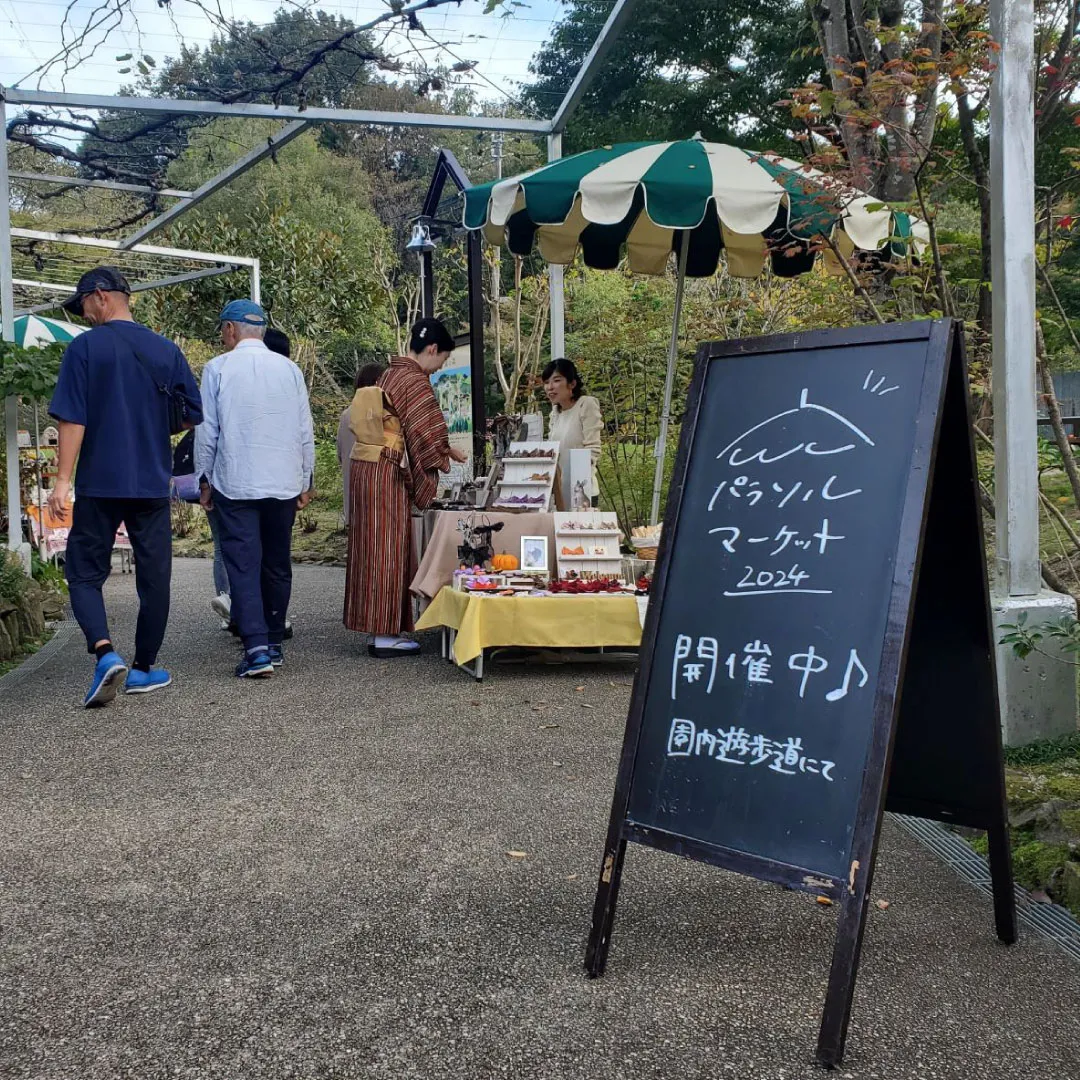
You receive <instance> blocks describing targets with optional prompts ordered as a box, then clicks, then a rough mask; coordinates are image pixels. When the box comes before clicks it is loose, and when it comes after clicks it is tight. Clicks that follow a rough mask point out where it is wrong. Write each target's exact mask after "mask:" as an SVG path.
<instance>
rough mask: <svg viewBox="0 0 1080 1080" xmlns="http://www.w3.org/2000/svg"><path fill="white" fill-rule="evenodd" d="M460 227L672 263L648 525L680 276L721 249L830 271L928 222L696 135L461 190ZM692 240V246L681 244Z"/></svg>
mask: <svg viewBox="0 0 1080 1080" xmlns="http://www.w3.org/2000/svg"><path fill="white" fill-rule="evenodd" d="M464 224H465V227H466V228H467V229H482V230H483V233H484V236H485V237H486V239H487V240H488V241H489V242H490V243H492V244H503V243H505V244H506V246H507V247H508V248H509V249H510V251H511V252H513V253H514V254H515V255H527V254H529V253H530V252H531V251H532V249H533V247H534V245H535V247H536V248H537V250H538V251H539V252H540V254H541V255H542V256H543V257H544V258H545V259H546V260H547V261H548V262H551V263H557V264H562V265H566V264H568V263H571V262H572V261H573V260H574V256H575V255H576V254H577V252H578V251H579V250H580V251H581V255H582V258H583V260H584V262H585V265H586V266H590V267H593V268H594V269H597V270H614V269H616V268H617V267H618V266H619V265H620V262H621V260H622V258H623V254H624V252H625V254H626V259H627V263H628V265H629V268H630V269H631V270H632V271H634V272H635V273H639V274H663V273H665V272H666V270H667V266H668V259H669V256H670V255H671V254H672V253H673V252H674V253H675V256H676V258H677V265H678V278H677V285H676V293H675V318H674V323H673V326H672V333H671V345H670V348H669V351H668V366H667V374H666V379H665V384H664V408H663V412H662V413H661V419H660V434H659V438H658V440H657V447H656V453H657V463H656V478H655V482H654V488H653V509H652V520H653V521H654V522H655V521H656V519H657V516H658V513H659V501H660V484H661V480H662V477H663V466H664V454H665V450H666V443H667V430H668V424H669V420H670V415H671V393H672V386H673V384H674V376H675V358H676V355H677V351H678V332H679V322H680V318H681V313H682V297H683V289H684V284H685V279H686V277H687V276H689V277H709V276H710V275H712V274H714V273H715V272H716V269H717V267H718V265H719V261H720V256H721V252H723V253H724V257H725V259H726V263H727V269H728V272H729V273H731V274H732V275H733V276H735V277H756V276H757V275H758V274H759V273H761V271H762V270H763V269H764V267H765V264H766V262H767V261H768V262H770V263H771V265H772V269H773V272H774V273H776V274H778V275H781V276H783V277H792V276H794V275H796V274H800V273H804V272H806V271H808V270H810V269H812V268H813V266H814V264H815V262H816V261H817V259H818V257H819V255H823V257H824V259H825V262H826V265H827V266H828V268H829V269H830V270H833V271H834V272H843V268H842V264H841V262H840V259H841V258H846V257H847V256H850V255H851V254H852V253H853V252H854V251H856V250H858V251H863V252H875V253H879V257H881V256H884V257H886V258H902V257H904V256H905V255H909V254H914V255H917V254H918V253H919V251H920V250H921V249H922V247H923V246H925V244H926V243H927V242H928V241H929V234H928V230H927V228H926V225H925V223H924V222H921V221H919V220H918V219H916V218H913V217H911V216H910V215H908V214H906V213H903V212H902V211H899V210H893V209H891V208H890V207H888V206H885V205H883V204H882V202H881V200H880V199H876V198H873V197H872V196H869V195H867V194H866V193H865V192H862V191H857V190H855V189H853V188H851V187H849V186H846V185H844V184H841V183H839V182H837V181H836V180H835V179H834V178H832V177H830V176H828V175H827V174H825V173H822V172H820V171H819V170H816V169H813V168H811V167H809V166H806V165H802V164H800V163H799V162H796V161H792V160H790V159H788V158H785V157H781V156H780V155H778V154H772V153H765V152H758V151H750V150H741V149H739V148H738V147H736V146H728V145H725V144H723V143H708V142H704V141H703V140H702V139H701V138H700V136H697V137H695V138H693V139H684V140H681V141H679V142H648V143H620V144H617V145H615V146H605V147H602V148H600V149H599V150H588V151H586V152H585V153H581V154H575V155H574V156H573V157H568V158H562V159H560V160H558V161H553V162H551V163H550V164H548V165H544V166H542V167H540V168H538V169H534V170H533V171H531V172H528V173H522V174H520V175H518V176H511V177H508V178H507V179H505V180H497V181H495V182H493V183H490V184H481V185H478V186H477V187H474V188H470V189H469V190H467V191H466V192H465V214H464ZM686 240H688V242H686Z"/></svg>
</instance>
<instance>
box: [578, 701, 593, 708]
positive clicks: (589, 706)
mask: <svg viewBox="0 0 1080 1080" xmlns="http://www.w3.org/2000/svg"><path fill="white" fill-rule="evenodd" d="M581 707H582V708H583V709H595V708H596V706H595V705H590V704H589V703H588V702H587V701H583V702H582V703H581Z"/></svg>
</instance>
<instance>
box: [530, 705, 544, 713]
mask: <svg viewBox="0 0 1080 1080" xmlns="http://www.w3.org/2000/svg"><path fill="white" fill-rule="evenodd" d="M532 709H533V712H543V711H544V706H543V705H534V706H533V707H532Z"/></svg>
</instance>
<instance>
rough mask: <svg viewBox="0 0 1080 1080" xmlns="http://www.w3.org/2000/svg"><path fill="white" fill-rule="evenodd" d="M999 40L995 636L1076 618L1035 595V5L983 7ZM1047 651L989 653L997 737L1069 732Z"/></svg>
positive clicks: (994, 105)
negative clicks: (993, 663) (1021, 625)
mask: <svg viewBox="0 0 1080 1080" xmlns="http://www.w3.org/2000/svg"><path fill="white" fill-rule="evenodd" d="M990 32H991V35H992V37H993V38H994V40H995V41H996V42H997V43H998V46H999V51H998V56H997V70H996V72H995V74H994V83H993V88H992V91H991V99H990V199H991V243H992V249H993V250H992V255H993V266H992V283H993V318H994V346H993V348H994V355H993V372H992V377H993V387H994V495H995V511H996V512H995V515H994V518H995V532H996V537H997V539H996V559H995V575H994V577H995V581H994V590H993V607H994V627H995V635H994V636H995V641H1000V640H1001V637H1002V634H1003V632H1004V630H1003V628H1004V627H1007V626H1010V625H1013V624H1015V623H1017V622H1018V621H1020V620H1023V619H1026V620H1027V622H1028V625H1029V626H1036V625H1038V624H1039V623H1046V622H1055V621H1057V620H1059V619H1060V618H1062V617H1063V616H1070V615H1073V616H1074V615H1075V614H1076V604H1075V602H1074V601H1073V599H1072V597H1071V596H1064V595H1059V594H1058V593H1054V592H1049V591H1046V590H1042V588H1041V586H1042V575H1041V571H1040V566H1039V503H1038V490H1039V489H1038V444H1037V441H1036V435H1037V431H1038V428H1037V425H1036V386H1035V318H1036V312H1035V13H1034V2H1033V0H991V4H990ZM1051 651H1052V650H1050V649H1047V650H1045V651H1044V652H1040V653H1033V654H1031V656H1029V657H1027V658H1026V659H1024V660H1021V659H1019V658H1018V657H1017V656H1016V655H1015V654H1014V653H1013V652H1012V650H1011V648H1010V647H1009V646H1007V645H998V646H997V670H998V694H999V699H1000V703H1001V722H1002V737H1003V740H1004V742H1005V744H1006V745H1009V746H1017V745H1021V744H1023V743H1027V742H1032V741H1034V740H1038V739H1044V738H1050V737H1053V736H1055V735H1062V734H1067V733H1069V732H1075V731H1076V675H1075V669H1074V668H1073V667H1072V665H1071V662H1062V661H1063V660H1066V661H1067V660H1068V658H1067V657H1063V656H1061V655H1060V654H1059V655H1058V656H1057V657H1054V656H1051V655H1048V653H1049V652H1051Z"/></svg>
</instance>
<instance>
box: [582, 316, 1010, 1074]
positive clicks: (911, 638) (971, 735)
mask: <svg viewBox="0 0 1080 1080" xmlns="http://www.w3.org/2000/svg"><path fill="white" fill-rule="evenodd" d="M908 341H913V342H925V348H926V360H925V366H924V369H923V378H922V386H921V391H920V395H919V404H918V412H917V415H916V424H915V435H914V444H913V452H912V459H911V468H910V471H909V473H908V478H907V483H906V490H905V494H904V500H903V509H902V517H901V527H900V532H899V539H898V543H897V552H896V560H895V563H894V568H893V578H892V583H891V592H890V599H889V605H888V616H887V622H886V632H885V639H884V643H883V647H882V652H881V660H880V668H879V674H878V679H877V685H876V688H875V694H874V699H873V706H872V718H871V720H870V722H871V723H872V737H871V742H870V747H869V752H868V756H867V759H866V766H865V770H864V772H863V776H862V782H861V789H860V795H859V801H858V809H857V816H856V820H855V822H854V830H853V836H852V843H851V863H850V872H849V874H848V875H847V878H846V880H845V879H844V878H842V877H827V876H826V877H823V876H822V875H821V874H820V872H819V871H814V870H812V869H808V868H806V867H800V866H792V865H788V864H785V863H780V862H776V861H774V860H772V859H770V858H765V857H762V856H759V855H755V854H753V853H751V852H747V851H738V850H734V849H731V848H724V847H718V846H715V845H713V844H710V843H705V842H703V841H701V840H700V839H697V838H693V837H687V836H681V835H678V834H676V833H673V832H667V831H664V830H662V829H658V828H655V827H647V826H644V825H641V824H638V823H635V822H634V821H633V820H632V819H631V818H630V816H629V805H630V792H631V786H632V783H633V780H634V771H635V764H636V760H637V755H638V751H639V746H640V740H641V735H642V730H643V723H644V713H645V706H646V701H647V698H648V694H649V687H650V681H651V679H652V677H653V670H654V661H655V651H656V646H657V635H658V628H659V624H660V615H661V611H662V610H663V606H664V602H665V598H666V594H667V591H668V572H669V566H670V561H671V560H670V552H671V550H672V547H673V545H675V544H677V543H678V535H679V520H680V513H681V510H682V502H683V493H684V486H685V483H686V478H687V470H688V466H689V460H690V452H691V448H692V447H693V445H694V439H695V435H696V432H697V426H698V423H699V421H700V420H701V410H702V404H703V401H704V398H705V385H706V379H707V377H708V376H709V371H710V367H711V365H713V364H714V363H715V362H717V361H723V360H724V359H729V358H735V357H747V356H757V357H760V358H761V360H762V362H764V363H767V362H768V359H767V358H768V356H769V355H770V354H772V355H775V354H778V353H789V352H792V351H799V352H806V351H808V350H809V351H812V350H817V349H833V348H837V347H844V346H849V347H850V346H863V347H865V348H866V349H867V350H870V351H872V349H873V347H874V346H875V345H880V344H885V343H895V342H908ZM977 485H978V473H977V470H976V463H975V449H974V444H973V441H972V436H971V424H970V401H969V397H968V385H967V370H966V363H965V358H964V349H963V336H962V333H961V331H960V329H959V328H958V327H957V326H956V324H954V323H953V322H952V320H947V319H946V320H934V321H925V322H917V323H906V324H892V325H887V326H880V327H860V328H855V329H850V330H826V331H819V332H814V333H808V334H796V335H785V336H778V337H769V338H758V339H752V340H738V341H721V342H707V343H705V344H703V345H701V346H700V347H699V349H698V353H697V361H696V365H695V370H694V377H693V381H692V383H691V386H690V391H689V398H688V403H687V409H686V413H685V416H684V420H683V425H682V433H681V437H680V440H679V451H678V457H677V459H676V463H675V471H674V474H673V477H672V481H671V488H670V494H669V496H668V501H667V509H666V513H665V517H664V528H663V532H662V538H661V544H660V552H659V559H658V562H657V569H656V574H655V577H654V581H653V588H652V598H651V602H650V604H649V608H648V616H647V619H646V623H645V628H644V634H643V639H642V643H641V654H640V655H641V666H640V669H639V671H638V674H637V677H636V679H635V683H634V690H633V695H632V699H631V703H630V709H629V714H628V717H627V725H626V733H625V737H624V741H623V749H622V755H621V758H620V763H619V770H618V777H617V781H616V785H615V794H614V799H613V802H612V809H611V818H610V821H609V825H608V833H607V839H606V842H605V845H604V855H603V860H602V864H601V870H600V880H599V883H598V886H597V893H596V901H595V906H594V910H593V922H592V931H591V934H590V937H589V943H588V949H587V953H586V959H585V970H586V972H587V973H588V974H589V975H590V976H592V977H598V976H600V975H602V974H603V972H604V968H605V965H606V962H607V955H608V949H609V945H610V939H611V930H612V924H613V921H614V917H615V908H616V903H617V900H618V894H619V887H620V884H621V880H622V872H623V864H624V860H625V855H626V846H627V843H628V842H630V841H633V842H635V843H639V844H644V845H646V846H648V847H653V848H659V849H660V850H663V851H668V852H671V853H673V854H677V855H681V856H684V857H687V858H691V859H695V860H698V861H700V862H705V863H710V864H712V865H714V866H718V867H722V868H724V869H726V870H731V871H735V872H736V873H740V874H745V875H747V876H749V877H754V878H759V879H761V880H765V881H772V882H776V883H779V884H782V885H786V886H789V887H791V888H795V889H801V890H804V891H808V892H813V893H817V894H819V895H826V896H829V897H831V898H833V899H834V901H835V903H836V904H837V905H838V908H839V918H838V922H837V931H836V940H835V946H834V950H833V959H832V967H831V971H830V975H829V981H828V989H827V992H826V996H825V1005H824V1010H823V1014H822V1021H821V1027H820V1032H819V1038H818V1044H817V1060H818V1061H819V1063H821V1064H822V1065H825V1066H827V1067H832V1066H835V1065H837V1064H839V1062H840V1061H841V1060H842V1058H843V1053H844V1045H845V1041H846V1038H847V1030H848V1023H849V1020H850V1016H851V1005H852V996H853V993H854V987H855V977H856V973H857V971H858V965H859V956H860V952H861V947H862V938H863V931H864V928H865V924H866V916H867V909H868V906H869V902H870V895H871V894H870V889H871V885H872V881H873V871H874V862H875V859H876V855H877V844H878V836H879V832H880V828H881V818H882V814H883V812H884V811H885V810H886V809H889V810H893V811H895V812H900V813H909V814H916V815H919V816H922V817H928V818H932V819H935V820H941V821H946V822H951V823H955V824H961V825H967V826H971V827H975V828H982V829H986V830H987V832H988V837H989V853H990V869H991V875H992V880H993V899H994V915H995V924H996V930H997V936H998V937H999V938H1000V939H1001V941H1003V942H1005V943H1006V944H1011V943H1012V942H1014V941H1015V940H1016V908H1015V895H1014V891H1013V883H1012V868H1011V862H1010V856H1009V838H1008V821H1007V814H1006V805H1005V784H1004V773H1003V767H1002V757H1001V725H1000V715H999V709H998V700H997V681H996V672H995V668H994V644H993V642H994V638H993V629H992V622H991V616H990V602H989V591H988V585H987V576H986V558H985V548H984V545H983V533H982V514H981V509H980V506H979V500H978V490H977ZM943 581H947V582H948V584H949V590H948V592H947V593H946V594H943V593H942V590H941V588H940V586H941V583H942V582H943ZM934 635H938V636H937V637H936V638H935V637H934ZM932 638H933V640H932ZM953 640H955V641H958V642H959V643H960V644H959V646H958V647H957V651H956V653H955V655H946V656H941V655H940V650H941V649H944V650H946V652H947V653H948V650H949V649H950V644H949V642H950V641H953ZM909 657H910V663H909ZM930 660H934V664H933V667H931V665H930ZM942 668H946V669H947V670H948V671H949V673H950V680H944V681H951V682H952V683H954V685H958V688H957V689H954V690H950V689H947V688H942V685H941V684H942V681H943V680H941V678H940V675H941V670H942ZM959 701H962V702H963V703H964V705H965V707H963V708H957V704H958V702H959ZM943 732H944V733H945V735H944V736H942V733H943ZM931 734H935V736H936V741H937V742H938V743H939V744H940V746H941V747H942V749H941V750H940V751H939V752H940V753H941V754H942V755H943V756H944V757H945V758H948V756H949V754H950V753H952V754H953V756H954V757H955V756H957V755H959V754H961V753H962V754H965V755H967V756H965V757H963V758H960V759H959V760H962V761H963V763H964V764H965V766H966V767H968V768H970V769H972V770H974V772H973V775H974V776H975V781H976V782H975V784H974V787H970V788H969V790H968V791H967V792H966V793H963V792H958V791H957V790H956V788H957V787H958V786H961V785H953V784H950V783H949V780H948V777H949V774H948V772H947V771H945V770H937V771H935V769H934V768H933V767H927V766H926V762H927V761H932V759H933V757H934V751H933V750H931V749H928V747H927V745H926V738H927V737H928V736H929V735H931ZM933 745H934V744H933V743H931V746H933ZM953 775H955V773H953ZM965 775H966V774H965Z"/></svg>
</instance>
